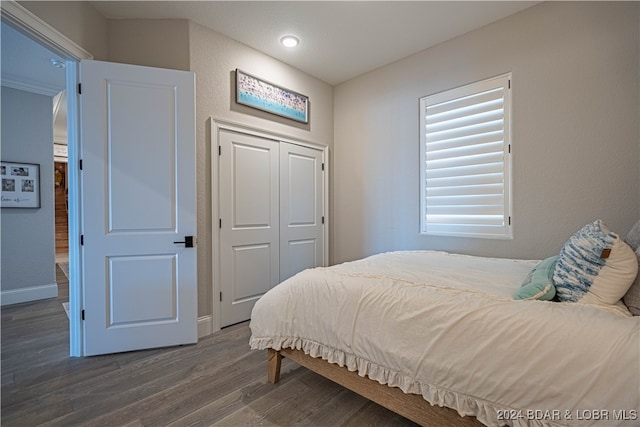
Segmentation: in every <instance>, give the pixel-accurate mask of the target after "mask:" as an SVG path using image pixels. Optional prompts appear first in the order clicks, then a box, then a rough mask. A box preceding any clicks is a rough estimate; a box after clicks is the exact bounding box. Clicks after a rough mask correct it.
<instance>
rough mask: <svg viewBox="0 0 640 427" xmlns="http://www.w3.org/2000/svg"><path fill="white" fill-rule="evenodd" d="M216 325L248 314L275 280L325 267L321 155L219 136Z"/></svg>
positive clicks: (260, 140)
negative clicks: (218, 236) (218, 238)
mask: <svg viewBox="0 0 640 427" xmlns="http://www.w3.org/2000/svg"><path fill="white" fill-rule="evenodd" d="M219 142H220V148H221V151H220V153H221V154H220V156H219V174H220V182H219V185H220V187H219V188H220V190H219V197H220V200H219V206H220V224H219V226H220V280H221V283H220V289H221V295H220V310H221V326H223V327H224V326H228V325H232V324H234V323H238V322H242V321H245V320H247V319H249V318H250V317H251V310H252V309H253V305H254V304H255V302H256V301H257V300H258V299H259V298H260V297H261V296H262V295H264V293H265V292H267V291H268V290H269V289H271V288H272V287H273V286H275V285H277V284H278V283H279V282H280V281H282V280H284V279H286V278H288V277H290V276H292V275H294V274H295V273H297V272H299V271H302V270H304V269H306V268H310V267H316V266H319V265H322V262H323V244H324V242H323V229H322V227H323V218H322V201H323V180H322V151H320V150H315V149H312V148H308V147H302V146H298V145H295V144H290V143H286V142H281V141H277V140H271V139H267V138H261V137H257V136H253V135H248V134H243V133H237V132H232V131H226V130H224V131H221V132H220V141H219Z"/></svg>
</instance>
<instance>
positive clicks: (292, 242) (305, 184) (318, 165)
mask: <svg viewBox="0 0 640 427" xmlns="http://www.w3.org/2000/svg"><path fill="white" fill-rule="evenodd" d="M323 185H324V184H323V179H322V151H320V150H315V149H312V148H308V147H302V146H299V145H294V144H290V143H286V142H280V280H281V281H282V280H285V279H287V278H289V277H291V276H292V275H294V274H296V273H298V272H300V271H302V270H304V269H306V268H311V267H317V266H320V265H322V261H323V249H324V248H323V244H324V242H323V229H322V228H323V224H322V214H323V213H322V202H323Z"/></svg>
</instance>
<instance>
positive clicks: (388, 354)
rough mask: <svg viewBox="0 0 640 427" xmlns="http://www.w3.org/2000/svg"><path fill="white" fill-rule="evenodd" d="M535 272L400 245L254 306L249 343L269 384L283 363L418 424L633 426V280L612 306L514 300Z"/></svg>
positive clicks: (639, 355) (636, 338)
mask: <svg viewBox="0 0 640 427" xmlns="http://www.w3.org/2000/svg"><path fill="white" fill-rule="evenodd" d="M594 224H596V225H597V226H598V227H603V225H602V224H601V223H597V222H596V223H594ZM605 231H607V230H606V229H605ZM638 231H639V232H640V226H639V227H638ZM576 234H578V233H576ZM609 235H614V236H615V237H616V238H617V235H615V234H614V233H609ZM574 237H575V236H574ZM579 237H580V236H579ZM581 237H584V236H581ZM574 240H575V239H574ZM570 241H571V239H570ZM618 241H621V239H618ZM568 243H569V242H568ZM568 243H567V244H566V245H565V247H563V251H565V248H567V245H568ZM574 243H575V242H574ZM607 244H608V243H607ZM623 245H624V246H626V247H627V248H629V249H628V250H627V249H625V251H626V252H625V254H626V255H628V253H629V251H631V252H630V253H631V254H632V255H633V257H634V258H633V260H634V262H635V263H636V264H634V266H633V267H632V268H631V270H633V271H630V272H628V274H627V276H628V277H630V276H631V275H633V277H631V279H630V280H629V279H628V278H625V279H624V280H625V281H629V282H630V283H633V279H634V278H635V277H636V274H637V263H638V259H640V258H636V256H640V249H637V250H636V253H634V251H633V249H632V248H630V247H629V246H628V245H626V244H624V243H623ZM609 246H610V245H609ZM615 248H616V247H614V252H613V254H611V252H610V251H609V252H607V259H606V261H607V262H608V261H611V263H609V264H615V263H614V262H613V261H614V258H615V259H617V258H618V256H617V253H616V249H615ZM623 249H624V248H623ZM567 250H568V251H570V250H571V248H567ZM595 250H596V251H598V253H599V255H600V256H601V255H602V254H604V253H605V252H602V249H601V248H599V247H598V248H596V249H595ZM618 252H619V251H618ZM559 256H560V258H559V259H557V260H556V263H557V265H559V264H560V263H561V260H562V256H563V253H562V252H561V254H560V255H559ZM556 263H554V266H555V265H556ZM541 264H543V263H542V262H540V260H512V259H499V258H485V257H474V256H468V255H458V254H451V253H446V252H438V251H399V252H390V253H384V254H378V255H373V256H371V257H368V258H365V259H362V260H357V261H353V262H347V263H344V264H340V265H336V266H332V267H323V268H315V269H309V270H305V271H303V272H301V273H298V274H297V275H296V276H294V277H292V278H290V279H288V280H286V281H284V282H282V283H281V284H279V285H278V286H276V287H274V288H273V289H271V290H270V291H269V292H267V294H265V295H264V296H263V297H262V298H261V299H260V300H259V301H258V302H257V303H256V305H255V307H254V310H253V313H252V318H251V324H250V327H251V333H252V335H251V338H250V345H251V348H253V349H256V350H267V359H268V363H267V364H268V367H269V373H268V376H269V381H271V382H277V381H278V379H279V367H280V361H281V358H282V357H288V358H291V359H292V360H294V361H296V362H298V363H300V364H301V365H303V366H306V367H308V368H309V369H311V370H313V371H316V372H318V373H320V374H321V375H324V376H326V377H327V378H330V379H332V380H334V381H335V382H337V383H339V384H342V385H343V386H345V387H347V388H350V389H352V390H354V391H356V392H357V393H359V394H362V395H363V396H365V397H367V398H369V399H371V400H373V401H376V402H377V403H380V404H381V405H383V406H385V407H387V408H389V409H391V410H393V411H395V412H398V413H399V414H401V415H403V416H405V417H407V418H408V419H410V420H412V421H415V422H417V423H419V424H421V425H430V426H434V425H443V426H445V425H481V424H482V425H487V426H500V425H514V426H573V425H580V426H582V425H602V423H603V422H606V423H605V424H604V425H612V426H627V425H638V420H639V418H638V416H639V409H640V317H638V316H632V313H631V312H630V311H629V309H628V308H627V307H626V306H625V305H624V304H623V303H622V301H620V300H622V299H623V298H622V297H623V295H625V293H627V292H628V290H629V289H630V283H629V284H627V285H625V286H626V289H625V291H624V292H622V293H621V294H620V295H618V296H617V301H611V303H594V300H593V299H594V298H596V299H599V298H605V299H606V297H607V295H604V294H606V292H605V293H604V294H603V293H602V292H595V296H594V295H590V296H589V297H590V298H592V299H591V300H589V299H588V298H586V297H584V296H583V298H582V299H580V300H578V301H570V300H567V298H566V295H564V297H565V298H564V300H563V301H561V302H558V301H548V300H539V299H533V298H529V299H525V300H516V299H514V294H518V293H519V292H521V290H522V287H521V285H522V284H523V282H525V283H526V282H527V280H528V279H530V278H531V275H532V273H534V272H536V269H537V268H538V267H539V266H540V265H541ZM626 265H629V263H628V262H627V263H626ZM605 267H607V266H606V265H604V264H603V266H602V268H605ZM608 267H611V266H610V265H609V266H608ZM552 270H553V272H554V274H555V275H557V274H558V271H556V269H555V268H554V269H552ZM609 273H610V272H609ZM616 274H618V276H616V280H618V281H620V280H621V279H620V275H619V272H616ZM554 277H555V276H554ZM634 286H637V283H636V285H634ZM595 288H596V287H595V285H594V286H592V289H595ZM557 290H558V293H560V294H561V293H562V292H561V289H560V287H558V289H557ZM619 292H621V291H618V293H619ZM587 294H589V292H587ZM603 295H604V296H603ZM539 296H540V295H539V294H536V297H539ZM625 296H626V295H625ZM612 298H616V297H615V296H614V297H612ZM556 299H557V298H556ZM460 417H463V418H460Z"/></svg>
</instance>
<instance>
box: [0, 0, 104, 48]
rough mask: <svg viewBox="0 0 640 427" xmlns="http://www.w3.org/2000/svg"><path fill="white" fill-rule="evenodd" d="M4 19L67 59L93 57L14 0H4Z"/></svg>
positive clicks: (2, 5)
mask: <svg viewBox="0 0 640 427" xmlns="http://www.w3.org/2000/svg"><path fill="white" fill-rule="evenodd" d="M0 8H1V9H2V21H3V22H6V23H7V24H10V25H11V26H12V27H14V28H15V29H17V30H18V31H20V32H22V33H23V34H25V35H26V36H27V37H29V38H30V39H32V40H33V41H35V42H38V43H40V44H41V45H43V46H44V47H46V48H47V49H49V50H51V51H52V52H53V53H55V54H57V55H60V56H61V57H62V58H63V59H66V60H75V61H78V60H80V59H92V58H93V55H91V54H90V53H89V52H87V51H86V50H84V49H83V48H82V47H80V46H79V45H77V44H76V43H75V42H74V41H73V40H71V39H70V38H68V37H67V36H65V35H63V34H62V33H60V32H59V31H58V30H56V29H55V28H53V27H52V26H51V25H49V24H47V23H46V22H44V21H43V20H42V19H40V18H38V17H37V16H36V15H34V14H33V13H31V12H30V11H29V10H27V9H25V8H24V7H22V6H21V5H20V4H18V3H17V2H16V1H14V0H3V1H2V2H1V4H0Z"/></svg>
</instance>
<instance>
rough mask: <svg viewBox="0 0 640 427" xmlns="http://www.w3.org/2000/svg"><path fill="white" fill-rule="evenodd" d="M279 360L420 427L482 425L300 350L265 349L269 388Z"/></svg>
mask: <svg viewBox="0 0 640 427" xmlns="http://www.w3.org/2000/svg"><path fill="white" fill-rule="evenodd" d="M283 357H286V358H288V359H291V360H293V361H294V362H296V363H298V364H299V365H302V366H304V367H305V368H307V369H309V370H311V371H313V372H315V373H317V374H319V375H322V376H323V377H325V378H327V379H330V380H331V381H333V382H335V383H337V384H340V385H341V386H343V387H345V388H347V389H349V390H351V391H353V392H355V393H357V394H359V395H361V396H363V397H365V398H367V399H369V400H371V401H373V402H375V403H377V404H379V405H381V406H384V407H385V408H387V409H389V410H391V411H393V412H395V413H397V414H399V415H402V416H403V417H405V418H408V419H410V420H411V421H413V422H415V423H418V424H420V425H422V426H429V427H450V426H452V425H455V426H463V427H477V426H482V425H483V424H482V423H480V421H478V420H477V419H476V418H475V417H461V416H460V415H458V413H457V412H456V411H454V410H453V409H450V408H445V407H440V406H433V405H431V404H430V403H429V402H427V401H426V400H424V398H423V397H422V396H420V395H417V394H407V393H404V392H403V391H402V390H400V389H399V388H397V387H389V386H387V385H384V384H380V383H379V382H377V381H374V380H371V379H369V378H367V377H361V376H360V375H358V373H357V372H350V371H349V370H348V369H347V368H346V367H341V366H338V365H336V364H333V363H328V362H327V361H326V360H323V359H320V358H315V357H311V356H309V355H307V354H305V353H304V352H303V351H302V350H294V349H290V348H283V349H281V350H280V351H276V350H273V349H267V366H268V378H269V382H271V383H273V384H275V383H277V382H278V381H280V365H281V363H282V358H283Z"/></svg>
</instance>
